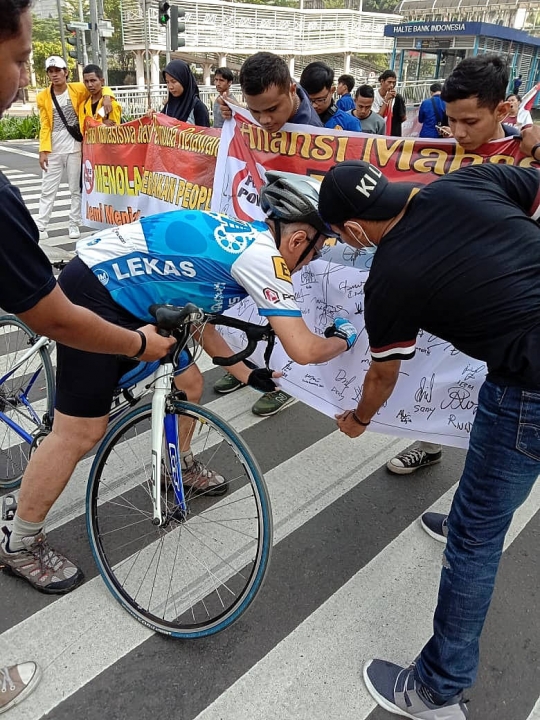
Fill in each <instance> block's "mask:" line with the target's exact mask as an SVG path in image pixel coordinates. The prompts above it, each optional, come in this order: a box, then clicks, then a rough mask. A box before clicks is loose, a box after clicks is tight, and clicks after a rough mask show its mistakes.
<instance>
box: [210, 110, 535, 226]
mask: <svg viewBox="0 0 540 720" xmlns="http://www.w3.org/2000/svg"><path fill="white" fill-rule="evenodd" d="M342 160H367V161H369V162H371V163H373V164H374V165H376V166H377V167H379V168H381V169H382V170H384V173H385V175H386V176H387V177H389V178H390V179H394V180H406V181H413V182H416V183H429V182H431V181H432V180H434V179H436V178H437V177H439V176H441V175H446V174H447V173H450V172H453V171H454V170H457V169H458V168H461V167H464V166H466V165H472V164H478V163H486V162H488V163H507V164H511V165H520V166H524V167H528V166H530V165H532V164H533V163H534V161H533V160H532V159H531V158H530V157H526V156H524V155H523V154H522V153H521V152H520V150H519V142H518V141H516V139H515V138H513V137H507V138H503V139H501V140H494V141H492V142H489V143H486V144H485V145H483V146H482V147H480V148H478V149H477V150H475V151H474V152H468V151H466V150H464V149H463V148H462V147H461V146H460V145H458V144H457V143H456V142H455V140H452V139H450V140H449V139H442V138H441V139H431V138H407V137H403V138H395V137H387V136H383V135H368V134H363V133H355V132H344V131H335V130H324V129H319V128H313V127H309V126H303V125H288V124H287V125H285V126H284V128H283V129H282V130H280V131H279V132H276V133H272V134H269V133H268V132H266V130H263V128H261V127H260V126H258V125H256V124H255V123H254V122H253V120H252V118H251V116H250V115H249V113H248V112H247V111H246V110H244V109H240V108H239V109H235V122H231V123H226V124H225V126H224V128H223V131H222V137H221V145H220V151H219V157H218V165H217V172H216V181H215V183H214V201H213V203H212V209H213V210H216V211H220V212H225V213H227V214H230V215H234V216H236V217H238V218H240V219H243V220H250V219H254V218H257V219H258V218H261V217H262V214H261V213H260V210H259V209H258V202H259V200H258V192H259V190H260V188H261V186H262V184H263V182H264V171H265V170H285V171H288V172H293V173H298V174H300V175H311V176H314V177H316V178H318V179H322V177H323V176H324V174H325V173H326V172H327V171H328V170H329V169H330V168H331V167H332V166H333V165H335V164H336V163H338V162H341V161H342Z"/></svg>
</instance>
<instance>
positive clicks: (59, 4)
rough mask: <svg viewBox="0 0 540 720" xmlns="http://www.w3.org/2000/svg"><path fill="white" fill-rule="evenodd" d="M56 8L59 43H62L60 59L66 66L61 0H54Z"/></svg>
mask: <svg viewBox="0 0 540 720" xmlns="http://www.w3.org/2000/svg"><path fill="white" fill-rule="evenodd" d="M56 8H57V10H58V24H59V26H60V42H61V43H62V57H63V58H64V60H65V62H66V64H67V57H68V55H67V52H66V36H65V34H64V18H63V17H62V0H56Z"/></svg>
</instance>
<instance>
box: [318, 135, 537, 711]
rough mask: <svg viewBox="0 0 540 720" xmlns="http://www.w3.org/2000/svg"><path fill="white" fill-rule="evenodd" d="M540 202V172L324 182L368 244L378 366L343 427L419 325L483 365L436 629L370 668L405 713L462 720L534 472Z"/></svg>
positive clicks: (478, 170) (367, 170)
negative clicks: (419, 646)
mask: <svg viewBox="0 0 540 720" xmlns="http://www.w3.org/2000/svg"><path fill="white" fill-rule="evenodd" d="M535 150H536V153H538V150H540V145H535V146H533V147H532V154H533V156H534V153H535ZM539 207H540V175H539V173H538V172H537V170H535V169H533V168H516V167H513V166H506V165H505V166H503V165H490V164H483V165H475V166H470V167H467V168H463V169H461V170H458V171H456V172H454V173H451V174H449V175H446V176H444V177H442V178H440V179H438V180H436V181H434V182H432V183H431V184H429V185H428V186H426V187H424V188H422V189H421V190H418V189H417V188H415V187H414V186H412V185H410V184H409V183H389V182H388V180H387V179H386V178H385V177H384V175H383V173H382V171H381V170H379V169H378V168H376V167H374V166H373V165H371V164H369V163H366V162H362V161H346V162H343V163H340V164H339V165H336V166H335V167H334V168H332V170H330V172H329V173H328V174H327V175H326V177H325V178H324V180H323V182H322V185H321V191H320V201H319V211H320V213H321V216H322V217H323V219H324V220H325V221H326V222H328V223H330V224H331V225H332V227H333V229H334V230H335V231H336V232H338V233H339V234H340V235H341V237H342V238H343V240H344V241H345V242H347V243H348V244H350V245H351V246H353V247H368V246H371V247H373V248H374V249H375V250H376V253H375V256H374V259H373V263H372V267H371V271H370V276H369V280H368V282H367V283H366V287H365V321H366V330H367V333H368V337H369V342H370V347H371V355H372V363H371V366H370V368H369V370H368V372H367V373H366V377H365V380H364V385H363V390H362V395H361V400H360V402H359V403H358V407H357V408H356V409H355V410H354V411H351V410H349V411H346V412H344V413H342V414H341V415H339V416H338V417H337V422H338V426H339V428H340V430H341V431H342V432H345V433H346V434H347V435H349V436H350V437H358V436H359V435H361V434H362V433H363V432H364V431H365V429H366V427H367V426H368V425H369V423H370V421H371V419H372V417H373V416H374V415H375V413H376V412H377V411H378V409H379V408H380V407H381V406H382V404H383V403H384V402H385V401H386V400H387V398H388V397H389V396H390V395H391V393H392V391H393V389H394V386H395V384H396V381H397V379H398V374H399V370H400V363H401V360H406V359H409V358H412V357H413V355H414V353H415V343H416V336H417V334H418V332H419V330H420V328H422V329H424V330H426V331H428V332H430V333H433V334H434V335H437V336H438V337H441V338H442V339H444V340H447V341H448V342H450V343H452V344H453V345H454V346H455V347H456V348H457V349H458V350H461V351H462V352H464V353H467V354H468V355H471V356H472V357H474V358H478V359H479V360H482V361H484V362H485V363H486V364H487V367H488V373H489V374H488V376H487V379H486V381H485V383H484V385H483V386H482V388H481V390H480V394H479V398H478V407H477V412H476V417H475V422H474V426H473V429H472V432H471V437H470V444H469V451H468V453H467V457H466V461H465V468H464V471H463V475H462V477H461V480H460V482H459V486H458V489H457V491H456V494H455V497H454V501H453V503H452V508H451V511H450V515H449V517H448V523H447V534H448V535H447V546H446V550H445V558H444V562H443V570H442V574H441V584H440V589H439V601H438V605H437V608H436V611H435V617H434V634H433V637H432V638H431V640H430V641H429V642H428V643H427V644H426V646H425V647H424V649H423V650H422V653H421V654H420V656H419V657H418V658H417V659H416V661H415V663H413V664H412V665H411V666H410V667H409V668H402V667H400V666H398V665H395V664H393V663H388V662H385V661H382V660H373V661H371V662H369V663H368V664H367V665H366V666H365V668H364V679H365V681H366V684H367V687H368V689H369V691H370V693H371V694H372V695H373V697H374V698H375V700H376V701H377V702H378V703H379V704H380V705H381V706H383V707H385V708H386V709H388V710H390V711H391V712H394V713H397V714H401V715H406V717H411V718H422V720H437V718H440V717H442V716H443V715H444V717H445V718H447V719H448V720H463V719H464V718H466V717H467V710H466V707H465V705H464V703H463V700H462V691H463V690H464V689H465V688H467V687H470V686H471V685H472V684H473V683H474V680H475V677H476V671H477V665H478V644H479V638H480V634H481V631H482V627H483V623H484V620H485V617H486V613H487V610H488V607H489V603H490V600H491V595H492V592H493V586H494V583H495V575H496V572H497V568H498V564H499V559H500V556H501V553H502V550H503V542H504V538H505V535H506V532H507V530H508V527H509V525H510V522H511V520H512V516H513V513H514V512H515V510H516V509H517V508H518V507H519V506H520V505H521V504H522V503H523V502H524V501H525V499H526V498H527V496H528V494H529V492H530V490H531V488H532V486H533V484H534V482H535V481H536V478H537V477H538V475H539V473H540V228H539V227H538V225H537V224H536V222H535V220H536V219H537V217H538V216H539V215H540V211H539ZM463 218H467V225H466V229H465V231H464V226H463ZM465 397H466V396H465V395H464V396H463V398H465ZM441 708H443V709H442V710H441Z"/></svg>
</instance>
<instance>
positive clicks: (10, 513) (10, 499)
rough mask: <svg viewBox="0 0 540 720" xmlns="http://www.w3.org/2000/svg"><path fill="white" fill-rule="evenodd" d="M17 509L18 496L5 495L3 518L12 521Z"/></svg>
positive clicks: (3, 499)
mask: <svg viewBox="0 0 540 720" xmlns="http://www.w3.org/2000/svg"><path fill="white" fill-rule="evenodd" d="M16 511H17V498H16V497H15V495H4V497H3V498H2V520H6V521H7V522H12V521H13V518H14V517H15V512H16Z"/></svg>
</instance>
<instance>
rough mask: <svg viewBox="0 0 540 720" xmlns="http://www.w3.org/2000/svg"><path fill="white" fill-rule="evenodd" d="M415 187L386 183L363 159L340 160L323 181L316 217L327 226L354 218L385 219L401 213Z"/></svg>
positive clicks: (378, 171) (384, 178) (408, 184)
mask: <svg viewBox="0 0 540 720" xmlns="http://www.w3.org/2000/svg"><path fill="white" fill-rule="evenodd" d="M416 187H417V186H416V185H414V184H413V183H408V182H389V181H388V178H386V177H385V176H384V175H383V173H382V171H381V170H379V168H378V167H375V165H372V164H371V163H368V162H365V161H364V160H344V161H343V162H341V163H339V164H338V165H334V167H333V168H331V169H330V170H329V172H327V173H326V175H325V176H324V178H323V181H322V183H321V189H320V191H319V214H320V215H321V217H322V218H323V220H324V221H325V222H326V223H329V224H330V223H333V224H340V223H343V222H345V221H346V220H350V219H351V218H354V217H356V218H360V219H365V220H389V219H390V218H392V217H395V216H396V215H397V214H398V213H399V212H400V211H401V210H403V208H404V207H405V204H406V203H407V200H408V199H409V197H410V195H411V192H412V191H413V190H414V189H415V188H416Z"/></svg>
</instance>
